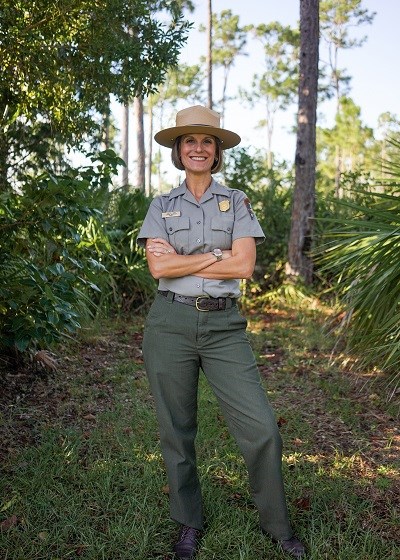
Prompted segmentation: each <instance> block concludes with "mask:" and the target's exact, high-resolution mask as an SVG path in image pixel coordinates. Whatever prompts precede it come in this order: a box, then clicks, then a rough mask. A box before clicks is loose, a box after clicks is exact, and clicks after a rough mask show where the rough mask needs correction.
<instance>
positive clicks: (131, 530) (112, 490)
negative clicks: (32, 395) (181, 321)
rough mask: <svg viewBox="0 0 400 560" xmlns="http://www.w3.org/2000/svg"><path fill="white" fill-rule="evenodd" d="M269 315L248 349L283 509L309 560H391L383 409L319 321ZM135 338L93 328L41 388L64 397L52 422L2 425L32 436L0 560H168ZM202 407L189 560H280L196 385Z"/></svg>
mask: <svg viewBox="0 0 400 560" xmlns="http://www.w3.org/2000/svg"><path fill="white" fill-rule="evenodd" d="M266 311H268V313H261V312H255V313H254V314H253V315H252V320H251V323H250V325H249V337H250V338H251V341H252V344H253V347H254V348H255V351H256V354H257V357H258V362H259V364H260V370H261V372H262V375H263V378H264V382H265V388H266V391H267V393H268V395H269V398H270V400H271V401H272V402H273V404H274V407H275V410H276V415H277V418H279V422H280V424H281V433H282V437H283V439H284V445H285V447H284V458H283V459H284V462H283V464H284V476H285V481H286V489H287V494H288V504H289V508H290V512H291V518H292V521H293V525H294V527H295V530H296V533H297V535H298V536H299V537H300V538H302V539H304V541H305V543H306V544H307V548H308V550H309V554H308V558H309V559H312V560H356V559H357V560H397V559H398V558H399V557H400V545H399V543H398V541H397V544H395V543H394V539H395V537H396V534H397V532H398V531H397V530H396V528H397V529H398V526H399V517H398V511H397V513H396V508H395V500H396V492H397V491H398V482H397V479H396V476H398V465H396V464H395V461H396V442H398V440H397V439H396V438H398V432H396V430H395V424H396V423H395V422H394V421H393V418H392V417H391V416H390V415H391V414H392V408H393V404H391V405H390V407H392V408H390V407H389V405H386V404H385V400H384V399H383V398H382V399H381V398H378V399H376V398H373V399H371V398H370V397H371V393H370V392H369V390H368V386H365V385H364V384H363V385H362V388H360V384H359V382H358V380H357V379H355V378H352V377H351V376H350V375H348V374H347V375H346V373H345V372H344V371H343V370H342V369H341V368H340V367H339V365H338V363H337V362H336V363H335V362H332V360H331V358H330V356H331V350H332V347H333V344H334V341H332V339H330V338H329V337H328V336H327V335H326V334H325V333H324V332H323V329H322V324H323V321H324V318H325V316H326V313H327V310H326V309H324V308H323V307H318V306H317V308H315V309H307V308H304V307H303V308H300V309H297V310H293V309H288V308H285V307H284V306H281V308H280V309H278V308H277V309H274V310H266ZM137 331H138V328H137V326H135V325H121V324H120V323H118V324H117V323H115V324H109V325H108V327H106V326H105V325H104V326H103V329H102V330H101V336H100V335H99V334H98V335H97V336H96V337H94V338H93V339H92V340H90V337H89V338H86V341H85V344H84V345H82V346H80V347H79V348H78V350H77V349H76V348H71V347H70V348H65V349H64V352H65V353H67V352H68V353H69V356H68V358H69V359H68V361H65V362H64V365H63V366H62V368H60V370H59V371H58V373H57V375H56V376H55V378H54V379H49V380H48V381H47V382H46V383H47V386H48V385H51V384H53V385H54V386H57V384H59V385H60V386H61V387H62V388H63V390H62V391H60V394H63V395H64V398H63V399H61V398H59V399H58V400H57V403H56V405H55V407H53V408H52V413H51V414H50V413H49V414H48V413H46V412H43V410H44V409H41V410H42V412H40V411H39V408H40V407H39V408H38V403H37V402H36V401H35V402H32V403H30V402H29V401H28V402H24V403H20V404H18V403H15V404H14V405H13V407H12V414H11V413H10V414H11V419H10V422H11V421H13V418H14V421H16V420H17V418H18V417H19V416H18V415H20V414H21V413H22V412H23V413H24V414H25V415H26V414H31V415H32V417H34V418H36V420H37V422H38V425H37V426H36V436H35V437H36V443H35V442H34V441H32V442H30V444H29V445H24V446H22V444H21V446H19V447H18V448H13V449H12V450H11V452H10V455H9V456H8V457H7V458H6V461H5V462H4V464H3V472H2V476H1V482H0V489H1V504H0V523H1V522H2V521H3V529H4V530H3V531H2V532H0V558H2V559H4V560H11V559H12V560H61V559H63V560H64V559H65V560H66V559H69V558H84V559H91V560H102V559H104V560H111V559H113V560H124V559H126V560H128V559H129V560H150V559H152V560H157V559H159V560H166V559H168V558H172V555H170V553H169V551H170V550H171V547H172V544H173V541H174V537H175V535H176V528H175V525H174V524H173V523H172V522H171V521H170V520H169V513H168V488H167V486H166V479H165V474H164V468H163V463H162V458H161V454H160V449H159V444H158V434H157V425H156V421H155V416H154V410H153V402H152V398H151V396H150V395H149V391H148V385H147V380H146V377H145V376H144V372H143V365H142V364H141V363H140V357H139V356H138V353H137V347H138V344H139V343H140V337H139V338H138V336H137ZM42 383H43V382H42ZM46 383H44V385H46ZM375 391H376V387H374V394H375ZM199 395H200V396H199V398H200V407H199V408H200V414H199V426H200V428H199V437H198V441H197V444H198V445H197V448H198V463H199V471H200V476H201V480H202V487H203V492H204V505H205V511H206V519H207V531H206V533H205V535H204V538H203V540H202V545H201V550H200V552H199V554H198V559H199V560H228V559H229V560H242V559H243V560H264V559H268V560H278V559H280V558H283V556H282V554H281V553H280V552H279V551H278V550H277V549H276V546H275V545H274V544H272V543H271V542H270V541H269V539H268V538H266V537H265V536H263V535H262V534H261V532H260V531H259V529H258V519H257V512H256V510H255V508H254V506H253V504H252V501H251V498H250V494H249V489H248V486H247V480H246V469H245V466H244V463H243V460H242V458H241V456H240V454H239V453H238V451H237V449H236V446H235V444H234V442H233V441H232V439H231V437H230V435H229V433H228V431H227V429H226V425H225V422H224V420H223V418H222V417H221V414H220V411H219V409H218V406H217V403H216V400H215V398H214V396H213V395H212V393H211V392H210V389H209V388H208V386H207V383H206V381H205V379H204V377H202V378H201V383H200V392H199ZM39 404H40V405H41V404H42V403H39ZM35 406H36V412H35ZM396 434H397V435H396ZM378 436H379V438H378V439H379V441H378V439H377V437H378ZM13 516H15V517H13ZM6 520H8V521H9V524H10V526H9V527H8V528H7V526H6V527H5V528H4V521H6ZM10 520H11V521H10Z"/></svg>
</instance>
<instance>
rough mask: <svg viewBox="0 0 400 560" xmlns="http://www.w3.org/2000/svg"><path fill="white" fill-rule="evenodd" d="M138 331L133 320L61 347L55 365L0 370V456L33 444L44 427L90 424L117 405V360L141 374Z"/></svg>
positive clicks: (141, 360)
mask: <svg viewBox="0 0 400 560" xmlns="http://www.w3.org/2000/svg"><path fill="white" fill-rule="evenodd" d="M141 343H142V334H141V332H138V331H135V330H134V329H132V327H131V326H129V325H127V326H126V327H123V328H119V329H117V330H115V331H109V332H107V331H104V332H102V334H101V335H99V336H96V337H93V338H92V340H89V341H87V342H77V343H76V344H73V345H69V346H68V347H64V348H60V349H59V351H58V354H57V355H53V356H52V358H53V359H54V360H55V363H56V369H55V370H53V371H49V370H47V369H45V368H44V367H42V366H40V365H38V364H34V365H32V364H30V365H26V366H24V367H19V368H18V369H15V370H14V371H12V370H11V368H10V367H8V368H7V367H4V365H3V369H2V371H1V372H0V419H1V421H0V462H3V461H5V460H6V459H7V457H10V456H13V455H15V454H17V453H19V451H20V450H21V448H23V447H25V446H29V445H34V444H36V443H37V442H38V440H39V439H40V434H41V432H42V430H43V429H44V428H46V427H54V426H62V427H70V428H72V427H80V428H81V429H82V430H85V429H89V428H90V427H91V426H92V425H93V422H95V421H96V417H97V415H99V414H101V413H102V412H105V411H107V410H110V409H111V408H112V407H113V406H114V405H115V395H114V386H115V378H116V376H118V372H119V371H120V369H121V365H122V366H123V365H124V364H126V366H127V367H129V366H131V365H132V364H137V366H138V367H137V368H136V369H135V373H134V375H135V376H138V377H140V376H143V375H144V371H143V368H142V367H141V365H142V364H143V359H142V351H141Z"/></svg>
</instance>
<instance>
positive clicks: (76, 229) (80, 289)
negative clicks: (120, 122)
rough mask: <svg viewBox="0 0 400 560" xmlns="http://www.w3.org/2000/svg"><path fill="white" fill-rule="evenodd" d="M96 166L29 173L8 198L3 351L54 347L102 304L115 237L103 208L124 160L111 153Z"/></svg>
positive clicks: (1, 201) (1, 268) (1, 283)
mask: <svg viewBox="0 0 400 560" xmlns="http://www.w3.org/2000/svg"><path fill="white" fill-rule="evenodd" d="M92 161H93V164H92V165H91V166H88V167H84V168H80V169H76V170H73V169H72V170H70V171H69V172H68V174H65V175H60V176H56V175H52V174H50V173H44V174H43V175H41V176H40V177H38V178H35V179H29V178H27V179H26V181H25V183H24V184H23V185H22V186H21V188H20V191H19V192H16V191H15V190H14V191H11V190H9V191H5V192H3V193H2V194H1V195H0V233H1V237H0V250H1V252H0V255H1V256H0V336H1V339H0V348H2V349H3V351H4V350H5V349H15V348H16V349H17V350H18V351H20V352H23V351H25V350H34V349H36V348H38V347H48V346H49V345H51V344H52V343H54V342H57V341H58V340H60V337H61V336H63V335H65V334H67V333H73V332H75V331H76V330H77V329H78V328H79V327H80V321H81V319H82V318H84V317H85V316H87V315H88V314H90V313H91V311H93V309H94V304H93V302H92V297H91V295H92V293H93V291H98V290H99V288H98V286H97V282H98V280H99V277H100V276H101V275H102V274H104V273H105V268H104V265H103V264H102V263H101V262H100V261H99V260H98V254H99V253H101V252H102V251H103V252H104V251H105V250H106V248H107V245H108V242H107V238H106V237H105V235H104V233H103V231H102V212H101V209H102V207H103V206H104V204H105V202H106V200H107V197H108V186H109V185H110V182H111V176H112V175H113V174H115V173H116V167H117V165H119V164H120V163H121V160H119V158H117V157H116V156H115V154H114V152H112V151H110V150H107V151H105V152H102V153H101V154H99V156H98V158H97V159H96V158H95V157H94V156H92Z"/></svg>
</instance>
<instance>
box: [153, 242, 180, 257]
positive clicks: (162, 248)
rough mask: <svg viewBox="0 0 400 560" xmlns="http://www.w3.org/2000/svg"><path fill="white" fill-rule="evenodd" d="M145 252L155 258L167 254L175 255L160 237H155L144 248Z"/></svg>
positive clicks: (172, 248)
mask: <svg viewBox="0 0 400 560" xmlns="http://www.w3.org/2000/svg"><path fill="white" fill-rule="evenodd" d="M146 251H148V252H149V253H152V254H153V255H154V256H155V257H161V256H162V255H167V254H168V253H174V254H175V253H176V251H175V249H174V247H172V245H171V244H170V243H168V241H165V239H162V238H161V237H155V238H154V239H152V240H151V242H150V243H148V244H147V246H146Z"/></svg>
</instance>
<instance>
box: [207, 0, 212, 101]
mask: <svg viewBox="0 0 400 560" xmlns="http://www.w3.org/2000/svg"><path fill="white" fill-rule="evenodd" d="M207 37H208V44H207V79H208V88H207V91H208V103H207V106H208V108H209V109H212V108H213V95H212V1H211V0H208V21H207Z"/></svg>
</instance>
